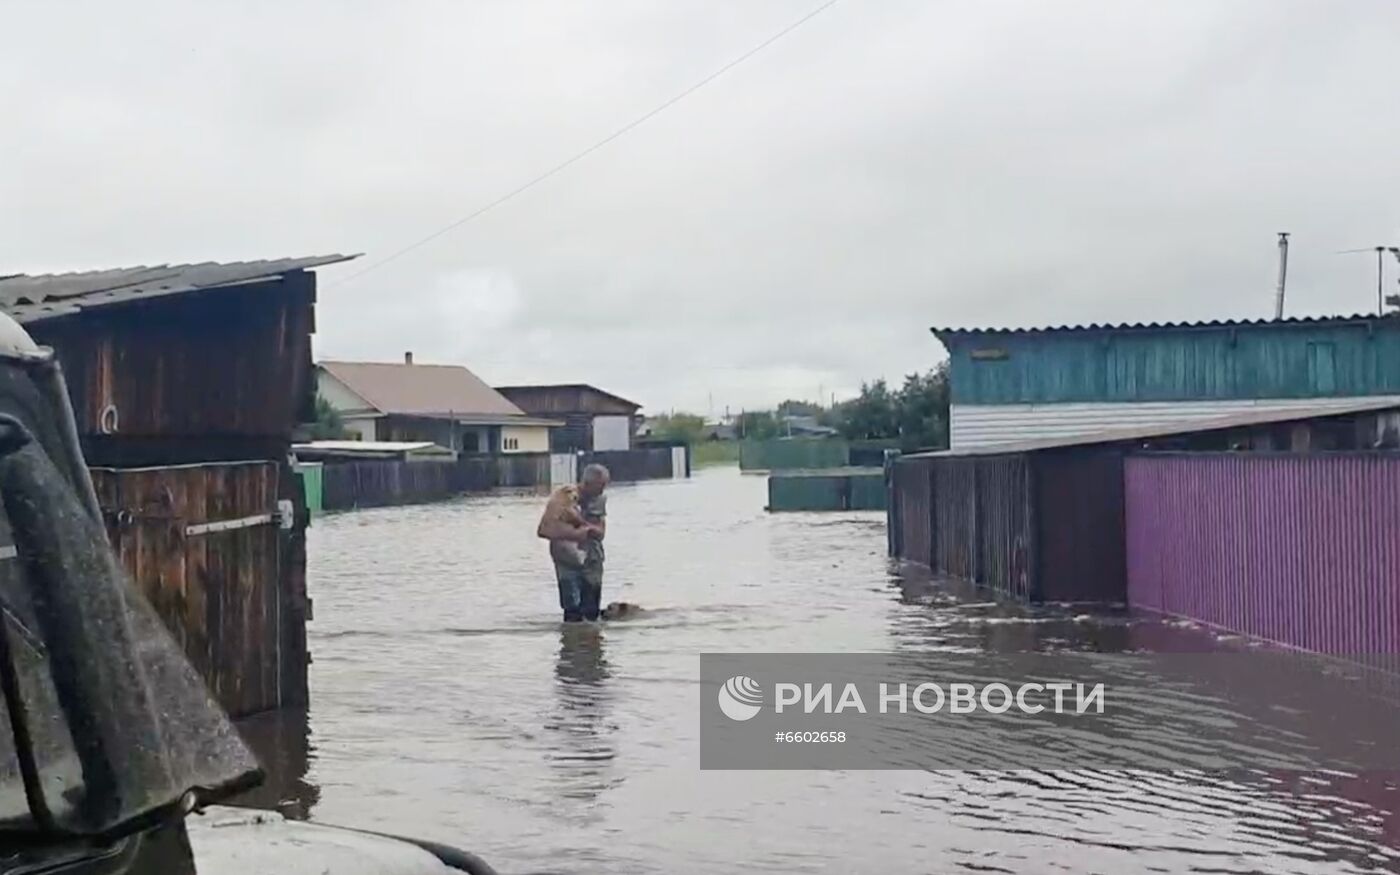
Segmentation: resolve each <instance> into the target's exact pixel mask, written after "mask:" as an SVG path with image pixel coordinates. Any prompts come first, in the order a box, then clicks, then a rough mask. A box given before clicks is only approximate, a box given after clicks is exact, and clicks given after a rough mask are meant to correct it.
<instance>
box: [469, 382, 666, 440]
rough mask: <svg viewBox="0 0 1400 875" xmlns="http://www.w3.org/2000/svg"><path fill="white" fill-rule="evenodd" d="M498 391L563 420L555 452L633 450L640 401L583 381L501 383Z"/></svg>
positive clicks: (534, 413)
mask: <svg viewBox="0 0 1400 875" xmlns="http://www.w3.org/2000/svg"><path fill="white" fill-rule="evenodd" d="M497 391H499V392H500V393H501V394H502V395H504V396H505V397H506V398H508V399H510V401H511V402H512V403H514V404H515V405H517V406H518V407H519V408H520V409H522V410H524V411H525V412H526V413H528V414H530V415H531V416H547V417H550V418H551V419H558V420H563V422H564V425H563V427H562V428H558V429H555V430H554V432H553V434H552V437H551V448H552V449H553V450H554V451H555V452H569V451H577V450H587V451H590V452H592V451H600V450H630V449H631V448H632V435H633V434H635V433H636V430H637V426H638V424H639V422H640V419H641V417H640V416H638V413H637V411H639V410H641V407H642V406H641V405H640V404H637V403H635V402H632V401H628V400H627V399H626V398H622V397H619V396H617V395H614V394H612V393H611V392H604V391H603V390H602V389H598V388H595V387H593V386H589V385H586V384H584V383H569V384H562V385H548V386H500V387H498V389H497Z"/></svg>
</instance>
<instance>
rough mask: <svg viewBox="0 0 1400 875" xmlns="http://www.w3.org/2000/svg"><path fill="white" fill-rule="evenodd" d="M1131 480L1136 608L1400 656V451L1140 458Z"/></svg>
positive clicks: (1272, 636)
mask: <svg viewBox="0 0 1400 875" xmlns="http://www.w3.org/2000/svg"><path fill="white" fill-rule="evenodd" d="M1124 479H1125V488H1126V514H1127V520H1126V529H1127V539H1126V540H1127V564H1128V602H1129V604H1130V605H1131V606H1133V607H1136V608H1142V609H1147V610H1151V611H1156V612H1160V613H1165V614H1172V615H1176V616H1181V617H1186V618H1188V619H1191V620H1196V621H1199V622H1202V623H1206V624H1209V625H1211V626H1215V627H1218V628H1221V629H1227V630H1230V631H1235V632H1242V633H1244V634H1247V635H1251V636H1254V637H1257V638H1261V639H1265V640H1267V641H1272V642H1275V643H1278V644H1283V645H1286V646H1289V647H1297V648H1301V649H1304V650H1310V651H1314V652H1318V653H1326V654H1334V655H1345V656H1363V655H1367V654H1396V653H1400V456H1397V455H1395V454H1379V453H1377V454H1347V455H1299V456H1284V455H1279V456H1272V455H1242V454H1209V455H1200V454H1195V455H1162V456H1134V457H1130V458H1129V459H1128V460H1127V464H1126V468H1125V478H1124ZM1392 661H1393V660H1392Z"/></svg>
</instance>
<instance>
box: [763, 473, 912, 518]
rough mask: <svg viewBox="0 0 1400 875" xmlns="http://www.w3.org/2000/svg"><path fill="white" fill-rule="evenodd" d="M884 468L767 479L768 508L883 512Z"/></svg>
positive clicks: (778, 509) (780, 475) (774, 509)
mask: <svg viewBox="0 0 1400 875" xmlns="http://www.w3.org/2000/svg"><path fill="white" fill-rule="evenodd" d="M885 495H886V490H885V469H884V468H823V469H819V470H816V471H784V472H782V473H777V474H771V475H769V477H768V509H769V510H771V511H786V510H884V509H885Z"/></svg>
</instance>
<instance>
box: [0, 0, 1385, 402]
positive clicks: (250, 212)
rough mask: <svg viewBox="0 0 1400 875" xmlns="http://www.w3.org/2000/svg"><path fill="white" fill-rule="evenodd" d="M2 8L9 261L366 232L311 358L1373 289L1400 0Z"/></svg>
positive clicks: (866, 369) (859, 350)
mask: <svg viewBox="0 0 1400 875" xmlns="http://www.w3.org/2000/svg"><path fill="white" fill-rule="evenodd" d="M809 8H811V4H810V3H799V2H788V0H783V2H769V3H763V4H755V3H739V2H734V3H717V2H701V0H694V2H683V3H682V2H675V3H666V4H655V3H646V2H640V0H636V2H609V3H590V4H572V3H560V2H545V0H540V2H529V3H488V2H473V3H448V2H423V3H409V4H380V3H368V2H359V3H331V2H302V3H294V4H272V3H254V4H233V3H227V4H224V3H206V4H177V3H156V2H133V3H127V4H107V5H103V4H90V5H89V4H83V5H81V6H80V7H78V6H77V5H76V4H75V5H69V4H62V5H59V4H40V3H29V4H10V5H8V6H7V7H6V10H5V13H4V15H5V18H6V21H5V25H6V30H7V32H9V33H18V34H21V35H22V36H21V37H20V38H18V39H16V40H14V41H13V42H12V43H11V44H10V46H9V48H8V50H7V52H6V53H5V54H4V55H3V56H0V81H3V82H4V83H6V85H7V86H8V87H6V88H5V89H4V90H3V91H0V111H2V112H3V113H4V117H5V118H6V119H8V120H22V123H16V124H9V125H7V126H6V128H5V130H4V131H3V132H0V198H3V202H4V203H5V205H6V208H5V209H4V210H3V211H0V268H3V269H5V270H10V269H14V270H43V269H74V268H81V267H94V266H109V265H115V264H127V263H137V262H151V261H170V260H185V259H193V260H203V259H210V258H214V259H217V258H240V257H261V256H272V255H282V254H297V253H305V252H320V251H328V250H363V251H366V252H367V253H368V255H367V259H366V260H365V261H362V262H361V263H360V264H359V265H353V264H352V265H350V266H347V267H341V268H333V269H329V270H326V271H324V272H323V279H322V293H321V304H320V308H319V313H318V323H319V329H320V330H319V334H318V337H317V348H318V350H320V351H322V352H324V353H326V354H329V355H335V356H341V357H368V358H380V357H382V358H395V357H397V356H399V355H401V354H402V353H403V351H404V350H406V349H413V350H414V351H415V352H416V353H417V355H418V356H419V359H420V360H424V361H427V360H433V359H437V360H443V361H459V362H462V363H465V364H467V365H469V366H471V367H473V368H474V369H476V370H478V371H479V372H480V373H482V375H483V376H485V377H486V378H487V379H492V380H497V381H501V382H506V381H509V382H520V381H528V380H575V379H578V380H588V381H592V382H596V383H598V384H600V385H603V386H605V387H607V388H609V389H612V390H614V391H617V392H619V393H621V394H624V395H628V396H632V397H635V398H637V399H638V400H639V401H642V402H644V403H645V404H646V405H647V406H648V407H651V408H654V409H669V408H671V407H676V408H685V407H689V408H696V409H704V408H706V407H708V406H709V404H710V403H711V402H710V399H711V397H713V399H714V405H715V406H716V407H719V408H722V407H723V406H724V405H726V404H728V405H730V406H732V407H734V408H738V407H741V406H756V405H759V404H763V403H771V402H774V401H777V400H780V399H781V398H783V397H786V396H788V395H793V394H801V395H806V396H815V395H816V393H817V392H818V391H819V390H821V391H825V392H828V393H829V392H832V391H836V392H841V393H848V392H852V391H854V390H855V389H856V388H857V387H858V386H859V383H860V381H861V380H862V379H868V378H873V377H879V376H886V377H888V378H890V379H891V380H898V379H899V378H900V377H901V376H902V374H904V373H907V372H910V371H913V370H916V369H923V368H927V367H929V366H931V365H932V364H934V363H935V362H936V361H937V360H938V358H940V357H941V354H942V353H941V350H940V349H939V347H938V345H937V344H936V343H935V342H934V341H933V340H932V338H931V337H930V336H929V335H928V333H927V328H928V326H929V325H931V324H1014V325H1028V324H1037V323H1062V322H1090V321H1118V320H1150V319H1194V318H1210V317H1225V316H1257V315H1263V314H1265V313H1266V312H1267V311H1268V307H1269V304H1270V301H1271V293H1272V284H1273V277H1274V273H1273V272H1274V262H1273V258H1274V249H1273V233H1274V232H1275V231H1279V230H1290V231H1292V232H1294V235H1295V236H1294V241H1295V246H1294V252H1293V260H1292V262H1291V269H1290V291H1289V298H1290V301H1291V302H1292V309H1293V310H1294V311H1295V312H1314V313H1320V312H1335V311H1356V310H1364V309H1366V308H1367V307H1371V306H1373V302H1374V262H1371V261H1368V260H1367V259H1366V258H1365V257H1342V256H1335V255H1333V254H1332V252H1333V250H1336V249H1341V248H1349V247H1353V246H1368V245H1373V244H1375V243H1378V242H1381V241H1382V239H1384V238H1386V237H1387V236H1388V237H1389V238H1390V242H1394V241H1395V238H1397V237H1400V203H1397V198H1396V192H1397V191H1400V185H1398V184H1400V164H1397V162H1396V161H1395V160H1394V155H1395V154H1396V153H1397V151H1398V150H1397V146H1400V124H1397V121H1396V118H1395V113H1394V111H1393V109H1391V108H1390V106H1391V97H1390V91H1391V89H1392V87H1393V84H1394V83H1395V82H1396V81H1400V76H1398V75H1397V73H1400V60H1397V59H1396V55H1395V52H1394V46H1395V45H1396V44H1397V37H1400V5H1397V4H1394V3H1392V2H1388V0H1375V2H1351V3H1346V4H1318V3H1305V2H1274V0H1253V2H1231V3H1219V2H1213V0H1195V2H1183V3H1175V4H1157V3H1146V2H1141V3H1136V2H1134V3H1128V2H1108V0H1103V2H1097V3H1089V2H1057V3H1039V2H1030V0H1026V2H1001V3H982V4H968V3H946V2H926V0H887V2H855V0H847V2H843V3H840V4H838V5H837V6H835V7H834V8H832V9H831V10H829V11H828V12H827V13H825V14H823V15H822V16H820V17H818V18H817V19H815V20H813V21H812V22H810V23H809V24H808V25H806V26H804V27H803V28H801V29H799V30H798V31H797V32H795V33H793V34H792V35H791V36H789V37H787V38H786V39H784V40H781V41H779V42H778V43H776V44H775V45H773V46H772V47H770V48H769V49H768V50H766V51H764V52H762V53H760V54H759V55H757V56H756V57H754V58H753V59H751V60H750V61H749V62H747V63H746V64H744V65H742V66H740V67H739V68H737V69H735V70H734V71H732V72H731V73H730V74H728V75H727V76H725V77H723V78H721V79H719V80H717V81H716V82H715V83H713V84H712V85H711V86H709V87H707V88H706V89H703V90H701V91H700V92H697V93H696V94H694V95H692V96H691V97H690V98H688V99H687V100H685V101H683V102H682V103H680V104H678V105H677V106H675V107H674V108H672V109H671V110H669V111H667V112H666V113H663V114H662V115H660V116H658V117H656V118H655V119H653V120H652V121H650V122H648V123H647V124H646V125H644V126H642V127H640V128H638V129H636V130H635V131H632V132H631V133H629V134H628V135H626V136H625V137H623V138H622V139H620V140H618V141H617V142H615V143H612V144H610V145H609V146H607V147H606V148H604V149H602V150H600V151H598V152H597V153H595V154H593V155H590V156H589V157H587V158H586V159H584V160H582V161H580V162H579V163H578V164H576V165H575V166H573V167H571V168H569V169H568V170H566V171H565V172H563V173H561V174H560V175H559V176H557V177H555V178H552V179H550V180H548V181H547V182H545V183H543V184H541V185H540V186H538V187H536V188H534V189H532V190H530V191H528V192H526V193H524V194H522V195H521V196H519V197H517V198H515V199H513V200H511V201H510V202H508V203H506V204H504V205H502V206H501V207H499V208H498V209H496V210H493V211H492V212H490V213H488V214H487V215H486V216H484V217H482V219H481V220H479V221H476V222H472V223H469V224H467V225H465V226H464V227H462V228H460V229H458V230H456V231H454V232H453V233H451V234H448V235H445V236H444V237H442V238H440V239H438V240H436V241H434V242H433V243H431V244H429V245H427V246H424V247H422V248H420V249H418V250H416V251H414V252H412V253H410V254H408V255H406V256H404V257H403V258H400V259H398V260H396V261H394V262H392V263H390V264H387V265H385V266H384V267H382V268H380V269H378V270H375V271H373V272H371V273H369V274H367V275H365V276H363V277H360V278H358V279H356V280H354V281H350V282H345V281H343V279H344V278H345V277H346V276H348V275H350V274H352V273H353V272H354V271H356V270H357V269H359V268H360V267H362V266H363V265H364V264H365V263H368V262H372V261H373V260H375V259H377V258H382V257H384V256H386V255H388V254H390V253H392V252H394V251H396V250H397V249H399V248H400V247H402V246H404V245H406V244H408V243H411V242H412V241H414V240H416V239H419V238H420V237H422V236H423V235H425V234H427V233H430V232H432V231H433V230H435V229H437V228H440V227H442V226H443V225H445V224H447V223H449V222H452V221H454V220H456V219H458V218H460V217H461V216H463V215H465V214H466V213H468V212H470V211H471V210H473V209H475V208H476V207H478V206H479V205H481V204H483V203H486V202H488V201H490V200H492V199H494V198H496V197H498V196H500V195H501V194H503V193H504V192H506V191H509V190H511V189H512V188H514V187H516V186H517V185H519V184H521V183H522V182H524V181H526V180H528V179H530V178H532V177H533V176H535V175H536V174H538V173H539V172H541V171H542V170H544V169H546V168H548V167H551V166H552V165H554V164H556V163H557V162H559V161H560V160H562V159H563V158H565V157H567V156H568V155H570V154H573V153H574V152H576V151H578V150H580V149H582V148H584V147H586V146H588V145H589V144H590V143H592V142H594V141H596V140H597V139H598V138H599V137H601V136H603V135H605V134H607V133H608V132H610V131H612V130H614V129H616V128H617V127H619V126H620V125H622V124H624V123H626V122H627V121H629V120H630V119H632V118H635V117H636V116H638V115H639V114H640V113H642V112H645V111H646V110H648V109H650V108H651V107H653V106H655V105H657V104H658V103H659V102H660V101H662V100H664V99H666V98H667V97H669V96H671V95H672V94H675V93H676V92H678V91H679V90H680V89H682V88H684V87H686V86H688V85H690V84H691V83H693V82H695V81H696V80H698V79H699V78H700V77H702V76H704V75H706V74H707V73H709V72H710V71H712V70H714V69H715V68H717V67H718V66H719V65H720V64H723V63H725V62H726V61H728V60H729V59H731V58H733V57H734V56H735V55H737V54H738V53H739V52H741V51H743V50H745V49H747V48H748V47H750V46H751V45H753V44H755V43H756V42H758V41H759V40H761V39H763V38H765V37H766V36H768V35H769V34H771V33H773V32H774V31H775V30H776V29H778V28H779V27H782V26H783V25H785V24H786V23H788V22H790V21H792V20H793V19H795V18H796V17H797V16H799V15H801V14H802V13H803V12H805V11H806V10H807V9H809Z"/></svg>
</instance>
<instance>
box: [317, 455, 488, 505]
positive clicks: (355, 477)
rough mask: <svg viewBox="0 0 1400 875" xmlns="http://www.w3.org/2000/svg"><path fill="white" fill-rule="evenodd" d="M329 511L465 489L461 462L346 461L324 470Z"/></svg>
mask: <svg viewBox="0 0 1400 875" xmlns="http://www.w3.org/2000/svg"><path fill="white" fill-rule="evenodd" d="M321 489H322V499H321V501H322V504H323V506H324V507H325V509H326V510H349V509H351V508H357V507H381V506H384V505H394V504H415V503H419V502H425V501H441V500H442V499H445V498H451V497H452V496H454V495H460V494H461V493H463V492H465V491H466V480H465V472H464V469H463V467H462V465H461V464H459V463H458V462H388V461H385V462H344V463H339V464H334V465H326V466H325V467H324V468H322V470H321Z"/></svg>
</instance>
